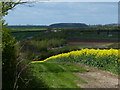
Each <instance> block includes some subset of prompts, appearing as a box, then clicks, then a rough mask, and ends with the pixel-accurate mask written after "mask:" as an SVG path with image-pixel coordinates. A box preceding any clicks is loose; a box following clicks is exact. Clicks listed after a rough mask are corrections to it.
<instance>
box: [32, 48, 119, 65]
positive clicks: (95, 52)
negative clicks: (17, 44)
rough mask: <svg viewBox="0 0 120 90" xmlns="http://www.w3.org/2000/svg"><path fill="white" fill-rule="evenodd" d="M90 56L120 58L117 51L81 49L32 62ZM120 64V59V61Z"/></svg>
mask: <svg viewBox="0 0 120 90" xmlns="http://www.w3.org/2000/svg"><path fill="white" fill-rule="evenodd" d="M82 55H84V56H89V55H94V56H95V58H101V57H105V56H113V55H114V56H116V57H120V55H119V50H117V49H109V50H107V49H104V50H100V49H81V50H78V51H71V52H68V53H62V54H58V55H55V56H51V57H49V58H47V59H45V60H43V61H32V63H38V62H45V61H47V60H51V59H56V58H62V57H70V56H72V57H73V58H74V59H75V58H78V57H79V56H82ZM118 61H119V62H120V59H119V60H118Z"/></svg>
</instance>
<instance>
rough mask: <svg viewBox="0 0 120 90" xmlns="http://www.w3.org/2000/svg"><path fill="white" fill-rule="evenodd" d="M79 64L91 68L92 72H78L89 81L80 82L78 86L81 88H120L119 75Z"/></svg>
mask: <svg viewBox="0 0 120 90" xmlns="http://www.w3.org/2000/svg"><path fill="white" fill-rule="evenodd" d="M78 65H79V66H81V67H84V68H86V69H87V70H90V72H83V73H76V74H77V75H78V76H79V77H80V78H81V79H83V80H85V81H86V82H87V83H78V84H77V86H80V87H81V88H120V85H119V84H118V75H116V74H113V73H111V72H108V71H104V70H100V69H97V68H93V67H90V66H87V65H84V64H80V63H79V64H78Z"/></svg>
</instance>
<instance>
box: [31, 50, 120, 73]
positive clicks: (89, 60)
mask: <svg viewBox="0 0 120 90" xmlns="http://www.w3.org/2000/svg"><path fill="white" fill-rule="evenodd" d="M118 51H119V50H117V49H109V50H107V49H104V50H100V49H81V50H78V51H71V52H69V53H62V54H58V55H55V56H52V57H49V58H47V59H45V60H43V61H33V62H32V63H38V62H72V63H83V64H87V65H90V66H94V67H97V68H101V69H104V70H108V71H111V72H114V73H118V62H119V58H120V56H119V53H118Z"/></svg>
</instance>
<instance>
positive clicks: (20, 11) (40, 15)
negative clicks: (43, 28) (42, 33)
mask: <svg viewBox="0 0 120 90" xmlns="http://www.w3.org/2000/svg"><path fill="white" fill-rule="evenodd" d="M30 5H34V6H33V7H28V6H26V5H18V6H17V7H16V8H15V9H13V10H11V11H9V15H7V16H6V17H5V20H6V22H8V24H9V25H27V24H29V25H31V24H32V25H50V24H53V23H86V24H110V23H117V22H118V3H117V2H37V3H32V4H30Z"/></svg>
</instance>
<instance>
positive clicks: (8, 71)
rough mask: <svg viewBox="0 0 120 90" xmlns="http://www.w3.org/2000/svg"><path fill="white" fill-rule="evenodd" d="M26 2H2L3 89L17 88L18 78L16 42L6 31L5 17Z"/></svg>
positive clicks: (0, 3) (0, 19)
mask: <svg viewBox="0 0 120 90" xmlns="http://www.w3.org/2000/svg"><path fill="white" fill-rule="evenodd" d="M22 3H25V2H21V0H19V1H18V2H12V1H11V2H4V1H3V2H0V7H2V13H1V14H0V15H1V17H0V21H1V24H2V88H3V89H5V88H16V86H15V85H14V83H15V78H16V65H17V62H18V61H17V54H16V53H17V52H16V48H15V42H14V41H15V40H14V38H13V37H12V36H11V35H10V34H9V29H6V26H7V24H5V20H3V17H4V16H5V15H7V14H8V11H9V10H11V9H13V8H14V7H15V6H17V5H18V4H22Z"/></svg>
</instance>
